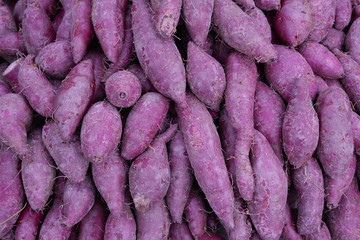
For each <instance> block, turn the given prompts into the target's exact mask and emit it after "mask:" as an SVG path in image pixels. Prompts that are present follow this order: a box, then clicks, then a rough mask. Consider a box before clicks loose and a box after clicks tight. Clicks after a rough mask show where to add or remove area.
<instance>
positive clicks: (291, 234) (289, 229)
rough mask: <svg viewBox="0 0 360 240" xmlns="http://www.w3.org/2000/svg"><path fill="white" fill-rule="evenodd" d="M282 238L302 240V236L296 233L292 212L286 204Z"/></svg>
mask: <svg viewBox="0 0 360 240" xmlns="http://www.w3.org/2000/svg"><path fill="white" fill-rule="evenodd" d="M281 236H282V237H283V238H284V239H286V240H302V237H301V235H300V234H299V233H298V232H297V231H296V228H295V224H294V221H293V218H292V216H291V210H290V207H289V205H288V204H286V209H285V218H284V228H283V230H282V234H281Z"/></svg>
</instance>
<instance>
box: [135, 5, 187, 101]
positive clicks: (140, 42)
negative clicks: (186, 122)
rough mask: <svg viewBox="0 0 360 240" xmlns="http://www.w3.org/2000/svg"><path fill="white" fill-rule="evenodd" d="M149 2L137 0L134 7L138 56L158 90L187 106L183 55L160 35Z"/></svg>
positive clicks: (168, 39) (171, 40) (168, 40)
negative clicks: (185, 103)
mask: <svg viewBox="0 0 360 240" xmlns="http://www.w3.org/2000/svg"><path fill="white" fill-rule="evenodd" d="M147 2H148V1H147V0H135V1H133V5H132V8H131V9H132V10H131V16H132V32H133V34H134V44H135V50H136V54H137V56H138V59H139V62H140V65H141V67H142V69H144V71H145V74H146V75H147V76H148V77H149V79H150V81H151V83H152V84H153V85H154V87H155V89H156V90H158V91H159V92H160V93H162V94H163V95H164V96H166V97H169V98H171V99H172V100H174V101H175V102H176V103H178V104H184V102H185V87H186V79H185V78H186V77H185V67H184V65H183V63H182V59H181V56H180V53H179V51H178V49H177V48H176V45H175V42H174V40H173V39H172V38H164V37H162V36H161V35H159V34H158V33H157V31H156V29H155V24H154V20H153V17H152V13H151V12H150V9H149V8H148V6H147ZM159 66H160V68H161V70H160V69H159Z"/></svg>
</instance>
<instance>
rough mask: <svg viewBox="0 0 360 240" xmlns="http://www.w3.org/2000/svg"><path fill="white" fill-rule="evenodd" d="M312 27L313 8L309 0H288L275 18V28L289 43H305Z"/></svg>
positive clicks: (284, 40) (281, 37)
mask: <svg viewBox="0 0 360 240" xmlns="http://www.w3.org/2000/svg"><path fill="white" fill-rule="evenodd" d="M311 27H312V19H311V9H310V5H309V2H308V1H307V0H292V1H286V2H285V3H284V4H283V5H282V6H281V9H280V10H279V11H278V12H277V13H276V15H275V18H274V29H275V31H276V33H277V35H278V37H279V38H280V39H281V40H282V41H283V42H284V43H286V44H287V45H289V46H291V47H295V46H298V45H300V44H301V43H303V42H304V41H305V40H306V39H307V37H308V36H309V33H310V31H311Z"/></svg>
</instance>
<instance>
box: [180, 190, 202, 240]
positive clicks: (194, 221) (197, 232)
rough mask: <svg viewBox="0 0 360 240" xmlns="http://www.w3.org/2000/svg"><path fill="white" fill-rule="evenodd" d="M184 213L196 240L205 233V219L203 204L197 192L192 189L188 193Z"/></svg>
mask: <svg viewBox="0 0 360 240" xmlns="http://www.w3.org/2000/svg"><path fill="white" fill-rule="evenodd" d="M184 213H185V218H186V221H187V222H188V226H189V229H190V232H191V234H192V235H193V237H194V238H195V239H198V238H199V237H201V236H202V235H203V234H204V233H205V231H206V218H207V214H206V212H205V203H204V200H203V197H202V196H201V193H200V191H199V190H195V189H194V188H193V189H192V191H191V192H190V195H189V198H188V201H187V203H186V206H185V210H184Z"/></svg>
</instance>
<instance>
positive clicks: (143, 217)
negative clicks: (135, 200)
mask: <svg viewBox="0 0 360 240" xmlns="http://www.w3.org/2000/svg"><path fill="white" fill-rule="evenodd" d="M136 223H137V238H136V239H137V240H167V239H168V235H169V231H170V224H171V221H170V217H169V213H168V210H167V207H166V205H165V202H164V201H160V202H158V203H157V204H156V205H155V206H153V207H152V208H151V209H150V210H149V211H147V212H145V213H141V212H139V211H136Z"/></svg>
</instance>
